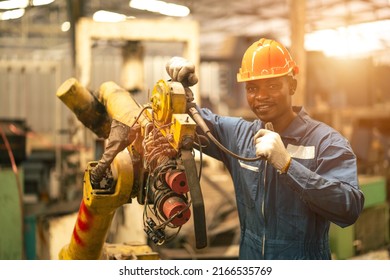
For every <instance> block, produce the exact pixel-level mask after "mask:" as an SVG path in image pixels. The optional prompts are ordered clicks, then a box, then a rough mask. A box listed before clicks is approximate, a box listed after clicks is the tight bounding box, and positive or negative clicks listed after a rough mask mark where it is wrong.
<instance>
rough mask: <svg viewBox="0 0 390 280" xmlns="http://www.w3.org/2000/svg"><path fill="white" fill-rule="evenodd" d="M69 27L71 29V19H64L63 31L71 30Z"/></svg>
mask: <svg viewBox="0 0 390 280" xmlns="http://www.w3.org/2000/svg"><path fill="white" fill-rule="evenodd" d="M69 29H70V22H69V21H64V22H63V23H62V24H61V31H62V32H66V31H69Z"/></svg>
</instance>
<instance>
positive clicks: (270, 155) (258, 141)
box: [254, 129, 291, 173]
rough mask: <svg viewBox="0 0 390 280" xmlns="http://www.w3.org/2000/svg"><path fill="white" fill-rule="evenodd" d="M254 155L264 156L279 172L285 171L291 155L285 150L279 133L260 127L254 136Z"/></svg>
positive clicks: (288, 165)
mask: <svg viewBox="0 0 390 280" xmlns="http://www.w3.org/2000/svg"><path fill="white" fill-rule="evenodd" d="M254 141H255V146H256V156H261V157H264V158H265V159H266V160H267V161H268V162H269V163H271V164H272V166H273V167H275V168H276V169H277V170H278V171H279V173H286V172H287V170H288V168H289V167H290V162H291V156H290V154H289V153H288V152H287V150H286V148H285V147H284V144H283V142H282V139H281V138H280V135H279V134H278V133H276V132H273V131H271V130H267V129H260V130H259V131H258V132H257V133H256V135H255V137H254Z"/></svg>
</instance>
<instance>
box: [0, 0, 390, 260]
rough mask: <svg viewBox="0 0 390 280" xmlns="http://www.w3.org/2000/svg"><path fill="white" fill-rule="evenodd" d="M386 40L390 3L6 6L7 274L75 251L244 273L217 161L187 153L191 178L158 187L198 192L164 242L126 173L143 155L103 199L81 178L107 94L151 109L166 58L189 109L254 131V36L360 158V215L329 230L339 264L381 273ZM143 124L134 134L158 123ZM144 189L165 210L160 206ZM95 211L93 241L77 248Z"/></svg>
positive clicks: (388, 144)
mask: <svg viewBox="0 0 390 280" xmlns="http://www.w3.org/2000/svg"><path fill="white" fill-rule="evenodd" d="M389 34H390V1H389V0H343V1H337V0H318V1H306V0H294V1H292V0H241V1H222V0H196V1H195V0H167V1H165V2H164V1H154V0H144V1H140V0H138V1H137V0H111V1H103V0H25V1H24V0H6V1H0V136H1V137H0V225H1V230H0V259H1V260H58V259H62V258H65V259H66V258H68V257H69V256H68V255H67V254H68V251H67V250H68V248H70V246H73V247H72V248H73V250H77V249H74V247H75V246H74V243H75V242H76V243H77V242H81V241H80V240H82V239H83V238H85V239H86V240H87V241H86V242H87V246H89V247H90V248H89V251H88V253H87V254H86V255H84V256H82V257H81V258H86V259H89V258H92V259H94V258H101V259H109V260H138V259H163V260H179V259H180V260H192V259H194V260H217V259H218V260H234V259H238V254H239V241H240V224H239V220H238V214H237V206H236V200H235V194H234V188H233V184H232V180H231V177H230V175H229V173H228V171H227V169H226V168H225V167H224V166H223V164H222V163H221V162H219V161H216V160H214V159H212V158H210V157H208V156H206V155H203V154H202V153H200V152H199V151H198V150H196V151H191V150H190V152H189V153H187V150H186V153H184V152H183V157H184V154H185V155H186V157H185V159H184V160H183V163H182V164H183V166H184V167H185V168H186V172H184V173H183V172H181V173H180V172H179V173H174V172H171V173H169V172H167V173H166V174H168V175H166V176H165V178H166V180H168V181H169V180H170V181H171V182H172V185H175V186H176V185H178V183H177V181H176V180H179V181H180V180H184V179H183V178H182V177H181V176H185V175H186V176H187V181H188V182H187V183H188V185H191V184H193V185H194V186H195V187H193V189H192V186H191V188H190V190H189V191H188V192H187V193H186V194H185V195H186V196H185V199H186V200H190V199H191V201H192V205H190V204H189V202H188V201H185V207H187V208H186V209H187V210H188V209H191V215H190V214H188V216H186V215H185V213H189V212H183V211H184V210H180V211H182V212H180V215H182V214H183V213H184V214H183V216H185V217H184V218H185V219H186V220H185V221H183V220H176V219H179V218H180V217H179V216H180V215H179V216H177V215H176V216H175V217H173V218H174V219H173V218H171V219H170V220H168V221H164V224H163V225H164V226H161V227H153V223H156V222H158V221H159V218H157V219H156V218H155V219H154V220H153V219H151V218H150V217H152V215H153V214H155V213H154V211H157V210H160V209H161V208H159V207H157V206H156V205H153V204H148V203H146V202H147V201H148V199H145V193H142V190H145V187H143V184H148V183H149V180H151V178H150V177H147V176H144V175H145V174H144V173H142V174H139V173H138V172H134V173H133V171H134V170H136V168H139V169H140V170H141V169H142V164H144V165H145V161H143V160H144V159H143V158H142V155H139V154H137V153H136V152H134V154H131V156H129V152H127V154H126V155H122V154H123V153H119V154H118V156H117V157H116V158H115V160H114V162H113V163H112V166H113V167H112V174H111V175H112V177H110V178H114V179H113V180H111V181H110V180H107V181H106V182H105V184H106V185H107V186H108V187H107V188H105V189H102V190H100V189H98V190H96V189H94V188H93V187H91V184H89V183H88V180H86V177H85V176H86V174H88V172H89V171H90V170H91V168H92V167H93V166H94V165H93V164H96V162H97V161H99V160H100V159H101V158H102V155H103V154H104V151H105V147H106V145H107V138H108V135H109V131H110V127H109V125H110V121H109V120H108V119H107V118H108V114H115V110H116V108H117V107H116V105H112V104H109V103H108V102H106V101H107V100H106V99H104V93H105V92H110V91H115V92H119V93H120V94H123V96H124V97H123V98H124V99H123V100H126V101H128V100H130V101H131V102H132V103H131V102H130V103H131V104H128V103H123V104H117V105H118V106H119V107H121V106H122V107H126V106H128V108H130V107H131V106H133V107H135V108H137V109H139V108H141V107H143V106H145V108H148V107H147V106H151V105H150V104H151V103H153V102H154V101H155V99H152V98H151V96H156V95H158V94H159V93H158V91H159V90H161V88H163V89H165V86H166V83H167V81H168V80H169V76H168V74H167V72H166V69H165V65H166V63H167V61H168V60H169V59H170V58H171V57H173V56H181V57H185V58H187V59H188V60H190V61H192V62H193V63H194V64H195V66H196V68H195V69H196V73H197V75H198V77H199V82H198V83H197V84H196V85H194V86H192V87H191V90H192V93H193V98H194V102H196V104H198V105H200V106H202V107H207V108H210V109H212V110H213V112H215V113H218V114H220V115H225V116H235V117H242V118H244V119H248V120H253V119H254V118H255V116H254V115H253V113H252V111H251V110H250V109H249V107H248V104H247V100H246V96H245V88H244V87H243V86H242V84H239V83H237V71H238V69H239V68H240V64H241V59H242V55H243V53H244V52H245V50H246V49H247V47H248V46H249V45H250V44H251V43H252V42H254V41H256V40H258V39H259V38H261V37H266V38H272V39H274V40H277V41H279V42H281V43H283V44H284V45H285V46H286V47H288V49H289V50H290V52H291V54H292V56H293V57H294V58H295V60H296V62H297V64H298V65H299V75H298V76H297V80H298V88H297V93H296V94H295V95H294V97H293V103H294V104H297V105H302V106H304V108H305V109H306V111H307V112H308V113H309V114H310V115H311V116H312V117H313V118H315V119H317V120H320V121H322V122H324V123H326V124H328V125H330V126H332V127H333V128H335V129H336V130H338V131H339V132H340V133H341V134H342V135H343V136H345V137H346V138H347V139H348V141H349V142H350V144H351V146H352V148H353V151H354V153H355V154H356V158H357V164H358V175H359V186H360V187H361V190H362V191H363V193H364V195H365V203H364V209H363V211H362V213H361V215H360V216H359V218H358V220H357V221H356V223H354V224H353V225H351V226H348V227H345V228H341V227H339V226H337V225H335V224H333V223H332V224H331V226H330V230H329V238H330V247H331V252H332V259H335V260H353V259H355V260H356V259H363V260H387V259H390V255H389V254H390V240H389V239H390V231H389V226H390V220H389V214H390V210H389V203H390V165H389V163H390V162H389V161H390V82H389V80H388V79H389V77H390V36H389ZM178 91H179V90H178ZM97 94H100V96H103V97H102V98H103V99H104V100H103V99H99V100H98V98H97V97H96V96H97ZM72 95H77V96H78V97H79V98H80V99H75V98H74V99H72ZM172 98H173V97H172ZM102 100H103V101H102ZM83 102H84V103H83ZM161 102H162V104H163V105H162V106H170V105H169V101H167V100H164V95H162V97H161ZM91 104H93V106H95V107H93V108H92V107H91V106H92V105H91ZM153 104H154V103H153ZM153 104H152V105H153ZM167 104H168V105H167ZM107 112H108V113H107ZM147 112H148V110H141V113H140V115H138V116H137V117H139V116H143V117H141V118H139V119H137V120H138V121H140V120H141V119H142V118H144V120H146V122H147V121H148V117H149V122H151V121H150V115H148V114H147ZM110 116H112V115H110ZM132 117H134V118H136V116H132ZM158 117H159V118H161V119H164V118H168V117H169V116H168V114H165V113H164V112H162V113H161V115H159V116H158ZM178 122H180V121H178ZM107 124H108V127H107ZM178 126H180V125H178ZM177 129H178V130H179V128H177ZM145 130H146V126H145ZM183 130H184V129H183ZM107 131H108V132H107ZM140 145H141V144H140ZM143 145H145V146H146V144H145V143H143ZM124 151H130V149H129V147H126V146H125V148H124ZM153 151H154V150H153ZM156 154H157V155H158V153H156ZM153 156H155V155H153V154H152V155H149V156H148V159H149V158H152V159H153ZM190 156H192V157H190ZM145 157H146V156H145ZM154 167H155V166H154ZM148 168H149V169H148V170H151V169H152V168H153V165H152V164H151V165H150V166H148ZM157 168H159V166H157V167H155V169H157ZM187 168H188V169H191V170H190V171H187ZM118 170H119V171H118ZM137 170H138V169H137ZM158 172H162V171H158ZM165 172H166V171H165ZM183 174H184V175H183ZM111 175H110V176H111ZM158 175H159V174H158ZM107 176H108V175H107ZM159 176H160V175H159ZM168 177H169V178H168ZM158 178H159V177H158ZM181 182H183V181H180V183H181ZM180 183H179V184H180ZM129 186H130V187H129ZM176 187H178V186H176ZM118 189H119V191H118ZM146 189H147V191H149V189H148V188H146ZM153 190H154V191H155V193H156V194H155V196H154V198H155V201H158V199H159V197H158V195H157V193H159V192H161V193H162V192H163V191H161V190H160V189H158V188H156V189H153ZM180 197H181V196H180ZM174 198H175V199H181V198H177V197H174ZM164 199H165V198H164ZM169 199H173V198H172V197H170V198H169ZM149 200H151V199H149ZM88 203H90V204H88ZM86 205H87V206H86ZM88 205H95V206H93V207H95V208H94V209H95V210H96V212H94V213H93V215H95V216H94V218H95V220H98V226H97V227H96V228H93V229H92V230H91V232H90V236H88V234H87V236H83V234H86V233H85V232H82V233H79V234H77V230H78V229H77V228H80V227H83V225H84V226H86V225H85V224H83V223H82V221H83V219H88V217H90V215H91V214H90V213H88V211H87V210H85V208H86V207H87V208H88ZM199 205H200V206H199ZM189 207H190V208H189ZM202 207H203V208H202ZM156 209H157V210H156ZM180 209H183V208H180ZM197 209H198V210H197ZM199 209H200V210H199ZM170 210H172V209H170ZM164 211H165V209H164ZM167 211H169V210H167ZM172 211H173V210H172ZM197 211H198V212H197ZM199 211H200V212H202V211H203V212H204V214H205V215H203V216H202V215H201V214H199ZM164 213H165V215H166V216H169V215H168V214H167V213H166V212H164ZM155 215H156V216H159V215H160V216H161V214H155ZM160 218H161V217H160ZM175 221H176V222H175ZM172 223H173V224H172ZM162 230H165V232H162ZM205 233H206V234H205ZM160 234H164V238H165V239H164V238H161V236H160ZM75 240H76V241H75ZM205 243H207V246H203V245H204V244H205ZM96 256H97V257H96Z"/></svg>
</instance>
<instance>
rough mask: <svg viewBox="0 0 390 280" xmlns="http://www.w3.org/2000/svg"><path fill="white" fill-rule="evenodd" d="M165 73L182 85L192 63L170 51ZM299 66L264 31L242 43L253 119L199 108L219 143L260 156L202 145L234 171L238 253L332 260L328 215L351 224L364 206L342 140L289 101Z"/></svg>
mask: <svg viewBox="0 0 390 280" xmlns="http://www.w3.org/2000/svg"><path fill="white" fill-rule="evenodd" d="M167 72H168V74H169V75H170V77H171V78H172V79H173V80H175V81H179V82H182V83H183V84H184V85H185V86H191V85H194V84H195V83H196V82H197V77H196V75H195V68H194V65H193V64H192V63H191V62H189V61H187V60H185V59H184V58H179V57H174V58H172V59H171V60H170V61H169V62H168V63H167ZM297 73H298V67H297V66H296V64H295V62H294V61H293V59H292V58H291V55H290V54H289V52H288V51H287V49H286V48H285V47H284V46H283V45H281V44H280V43H278V42H276V41H274V40H269V39H265V38H262V39H260V40H259V41H257V42H255V43H253V44H252V45H251V46H250V47H249V48H248V49H247V51H246V52H245V54H244V56H243V59H242V66H241V69H240V71H239V73H238V74H237V80H238V82H245V85H246V96H247V101H248V104H249V107H250V108H251V109H252V111H253V112H254V113H255V114H256V116H257V117H258V118H259V119H258V120H255V121H253V122H249V121H245V120H244V119H242V118H235V117H226V116H219V115H216V114H213V113H212V112H211V111H210V110H208V109H205V108H203V109H200V108H198V109H199V112H200V114H201V115H202V117H203V119H204V120H205V121H206V123H207V126H208V127H209V129H210V131H211V133H212V134H213V136H214V137H215V138H216V139H217V140H218V141H219V142H220V143H221V144H222V145H223V146H225V147H226V148H228V149H229V150H230V151H232V152H234V153H235V154H238V155H240V156H243V157H245V158H251V159H253V158H256V157H261V159H259V160H254V161H253V160H248V161H246V160H242V159H241V160H239V159H237V158H236V157H233V156H231V155H228V154H227V153H225V152H223V151H222V150H221V149H219V148H218V147H217V146H216V145H214V144H213V143H212V144H211V145H210V146H209V147H207V148H206V149H203V151H204V152H205V153H206V154H208V155H210V156H212V157H214V158H216V159H218V160H221V161H222V162H223V163H224V164H225V165H226V167H227V169H228V170H229V172H230V174H231V176H232V179H233V183H234V188H235V193H236V200H237V208H238V214H239V220H240V226H241V240H240V253H239V257H240V259H331V252H330V248H329V237H328V233H329V226H330V222H333V223H335V224H337V225H339V226H341V227H345V226H348V225H351V224H353V223H354V222H355V221H356V219H357V218H358V216H359V214H360V212H361V211H362V208H363V204H364V196H363V194H362V192H361V191H360V190H359V187H358V178H357V168H356V158H355V155H354V153H353V151H352V149H351V147H350V145H349V143H348V141H347V140H346V139H345V138H344V137H343V136H342V135H340V133H338V132H337V131H335V130H334V129H332V128H331V127H329V126H327V125H325V124H324V123H321V122H318V121H316V120H313V119H311V118H310V117H309V116H308V114H307V113H306V112H305V110H304V109H303V108H302V107H294V106H292V102H291V98H292V96H293V95H294V93H295V90H296V87H297V81H296V80H295V78H294V76H295V75H296V74H297ZM266 124H267V125H266Z"/></svg>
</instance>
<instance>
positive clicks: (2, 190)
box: [0, 168, 23, 260]
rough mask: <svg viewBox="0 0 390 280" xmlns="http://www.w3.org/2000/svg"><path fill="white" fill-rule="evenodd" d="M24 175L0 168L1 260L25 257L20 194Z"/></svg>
mask: <svg viewBox="0 0 390 280" xmlns="http://www.w3.org/2000/svg"><path fill="white" fill-rule="evenodd" d="M18 181H19V182H20V184H22V182H23V178H22V175H21V174H20V173H18V175H17V176H16V175H15V173H14V172H13V170H12V169H11V168H1V169H0V225H1V230H0V260H20V259H23V211H22V202H21V200H20V195H19V186H18Z"/></svg>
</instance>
